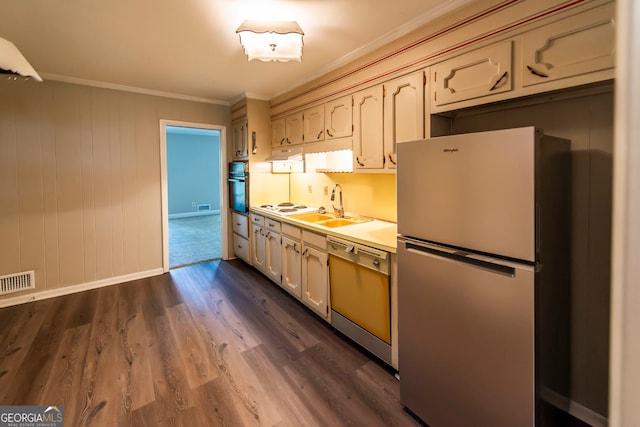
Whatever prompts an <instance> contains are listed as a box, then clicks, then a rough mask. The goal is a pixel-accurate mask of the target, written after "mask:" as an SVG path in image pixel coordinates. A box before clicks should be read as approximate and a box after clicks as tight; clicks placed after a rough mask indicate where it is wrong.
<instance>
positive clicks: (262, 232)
mask: <svg viewBox="0 0 640 427" xmlns="http://www.w3.org/2000/svg"><path fill="white" fill-rule="evenodd" d="M260 235H262V236H264V230H263V229H262V228H261V229H260Z"/></svg>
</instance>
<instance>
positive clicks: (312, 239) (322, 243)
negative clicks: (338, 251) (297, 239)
mask: <svg viewBox="0 0 640 427" xmlns="http://www.w3.org/2000/svg"><path fill="white" fill-rule="evenodd" d="M302 241H303V242H304V243H307V244H309V245H311V246H315V247H317V248H318V249H322V250H325V251H326V250H327V237H326V236H323V235H321V234H316V233H313V232H311V231H309V230H302Z"/></svg>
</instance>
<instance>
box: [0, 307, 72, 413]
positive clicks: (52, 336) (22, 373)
mask: <svg viewBox="0 0 640 427" xmlns="http://www.w3.org/2000/svg"><path fill="white" fill-rule="evenodd" d="M45 306H46V307H47V311H46V315H45V317H44V319H43V320H42V323H41V325H40V328H39V329H38V331H37V333H36V335H35V336H34V338H33V340H32V343H31V345H30V346H29V347H28V351H27V353H26V354H25V356H24V359H23V360H22V363H21V364H20V365H19V367H18V368H17V371H16V373H15V376H14V379H15V380H16V381H14V384H13V386H12V387H11V388H8V389H4V390H3V392H4V393H3V397H2V402H4V404H5V405H36V404H37V403H36V402H40V401H41V395H42V390H43V389H44V387H45V384H46V382H47V378H48V377H49V373H50V371H51V366H52V365H53V360H54V358H55V355H56V353H57V352H58V348H59V346H60V342H61V341H62V336H63V334H64V331H65V329H66V324H67V320H68V317H69V314H70V306H69V305H67V304H66V303H65V301H64V300H63V299H61V298H56V299H54V300H48V301H46V302H45Z"/></svg>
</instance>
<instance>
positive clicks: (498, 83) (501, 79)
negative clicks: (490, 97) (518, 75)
mask: <svg viewBox="0 0 640 427" xmlns="http://www.w3.org/2000/svg"><path fill="white" fill-rule="evenodd" d="M508 75H509V72H508V71H505V72H504V73H502V75H501V76H500V78H499V79H498V80H496V82H495V83H494V84H493V86H491V89H489V92H491V91H492V90H494V89H497V88H498V87H500V86H502V83H503V80H504V81H506V78H507V76H508Z"/></svg>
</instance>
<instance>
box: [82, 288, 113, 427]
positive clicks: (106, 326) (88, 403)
mask: <svg viewBox="0 0 640 427" xmlns="http://www.w3.org/2000/svg"><path fill="white" fill-rule="evenodd" d="M118 295H119V292H118V287H117V286H110V287H107V288H100V289H99V291H98V295H97V301H96V311H95V313H94V318H93V323H92V325H91V335H90V338H89V347H88V349H87V356H86V362H85V366H84V371H83V376H82V385H81V387H80V392H79V393H78V398H79V399H80V402H81V405H79V412H78V413H77V414H72V416H73V417H74V419H75V420H77V424H76V425H79V426H88V425H115V423H116V422H117V420H118V417H119V414H120V413H121V409H120V384H119V372H118V353H119V328H118V310H117V307H118Z"/></svg>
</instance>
